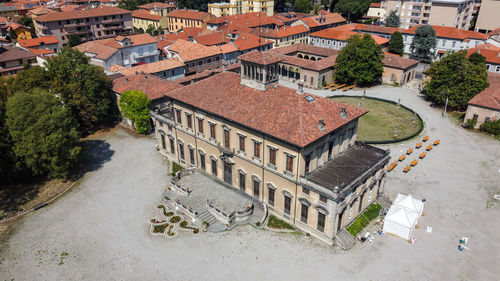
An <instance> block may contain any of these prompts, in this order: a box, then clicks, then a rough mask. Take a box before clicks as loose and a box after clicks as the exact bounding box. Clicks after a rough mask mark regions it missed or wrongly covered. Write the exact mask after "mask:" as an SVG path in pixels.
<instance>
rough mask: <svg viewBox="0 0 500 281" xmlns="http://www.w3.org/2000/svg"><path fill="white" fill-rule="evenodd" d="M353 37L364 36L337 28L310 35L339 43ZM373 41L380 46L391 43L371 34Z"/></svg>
mask: <svg viewBox="0 0 500 281" xmlns="http://www.w3.org/2000/svg"><path fill="white" fill-rule="evenodd" d="M353 35H360V36H363V34H361V33H358V32H354V31H347V30H346V31H344V30H338V29H335V28H327V29H323V30H320V31H316V32H313V33H311V34H309V36H311V37H319V38H327V39H332V40H339V41H346V40H347V39H349V38H350V37H351V36H353ZM369 35H370V36H371V37H372V38H373V40H375V43H377V44H379V45H383V44H386V43H388V42H389V39H387V38H384V37H380V36H377V35H373V34H369Z"/></svg>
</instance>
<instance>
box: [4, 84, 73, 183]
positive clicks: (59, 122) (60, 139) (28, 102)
mask: <svg viewBox="0 0 500 281" xmlns="http://www.w3.org/2000/svg"><path fill="white" fill-rule="evenodd" d="M6 116H7V119H6V123H7V127H8V130H9V134H10V135H11V136H12V141H13V148H14V152H15V154H16V156H17V157H18V158H20V159H22V161H23V162H24V164H25V165H26V166H27V167H28V168H29V169H30V170H31V171H32V173H33V174H34V175H48V176H50V177H66V176H67V175H68V174H69V172H70V170H71V168H72V167H73V166H74V164H75V163H77V161H78V159H79V156H80V151H81V147H79V146H78V145H77V143H78V138H79V134H78V130H77V126H78V124H77V123H76V121H75V119H74V118H73V116H71V112H70V111H69V110H68V108H67V107H65V106H64V105H63V103H62V101H61V100H60V99H58V98H57V97H56V96H54V95H53V94H51V93H48V92H46V91H43V90H40V89H35V90H33V91H30V92H18V93H16V94H14V95H13V96H10V97H9V98H8V100H7V106H6Z"/></svg>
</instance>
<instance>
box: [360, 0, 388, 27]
mask: <svg viewBox="0 0 500 281" xmlns="http://www.w3.org/2000/svg"><path fill="white" fill-rule="evenodd" d="M386 13H387V12H386V10H385V9H384V8H382V7H381V4H380V3H370V8H368V12H366V16H365V18H368V19H374V20H375V21H376V22H382V21H384V20H385V17H386ZM387 15H388V14H387Z"/></svg>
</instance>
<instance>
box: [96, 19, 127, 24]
mask: <svg viewBox="0 0 500 281" xmlns="http://www.w3.org/2000/svg"><path fill="white" fill-rule="evenodd" d="M117 22H123V19H109V20H103V21H101V23H102V24H107V23H117Z"/></svg>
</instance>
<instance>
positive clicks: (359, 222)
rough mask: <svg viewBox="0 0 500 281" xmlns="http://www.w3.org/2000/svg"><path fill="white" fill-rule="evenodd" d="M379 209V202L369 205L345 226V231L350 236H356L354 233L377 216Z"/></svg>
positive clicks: (380, 207)
mask: <svg viewBox="0 0 500 281" xmlns="http://www.w3.org/2000/svg"><path fill="white" fill-rule="evenodd" d="M381 209H382V206H381V205H380V204H372V205H370V206H369V207H368V208H367V209H366V210H365V211H364V212H363V213H362V214H361V215H360V216H359V217H358V218H357V219H356V220H355V221H354V222H353V223H352V224H351V225H350V226H349V227H347V231H348V232H349V233H350V234H351V235H352V236H356V234H358V233H359V232H360V231H361V230H363V228H365V227H366V226H367V225H368V224H370V221H372V220H374V219H375V218H377V217H378V215H379V212H380V210H381Z"/></svg>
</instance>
